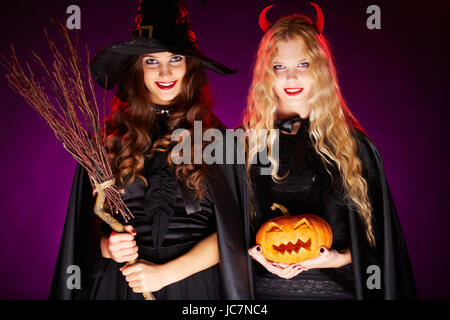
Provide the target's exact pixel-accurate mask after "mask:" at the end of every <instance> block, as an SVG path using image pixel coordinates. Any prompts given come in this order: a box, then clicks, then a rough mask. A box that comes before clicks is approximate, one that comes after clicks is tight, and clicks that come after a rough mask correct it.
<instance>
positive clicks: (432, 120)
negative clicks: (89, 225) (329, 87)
mask: <svg viewBox="0 0 450 320" xmlns="http://www.w3.org/2000/svg"><path fill="white" fill-rule="evenodd" d="M273 2H274V3H275V4H276V6H275V7H274V8H272V9H271V10H270V11H269V14H268V16H269V19H272V20H274V19H276V18H278V17H280V16H281V15H283V14H286V13H293V12H303V13H305V14H307V15H309V16H310V17H312V18H313V19H314V17H315V16H314V10H313V8H312V7H311V6H309V4H308V2H307V1H265V0H261V1H256V0H252V1H242V0H227V1H211V0H210V1H207V5H206V6H204V5H202V4H201V2H200V0H188V1H186V3H187V6H188V9H189V11H190V16H191V20H192V28H193V30H194V31H195V33H196V35H197V38H198V40H199V45H200V48H201V50H202V52H203V53H205V54H206V55H208V56H210V57H212V58H214V59H216V60H218V61H221V62H222V63H224V64H226V65H228V66H230V67H235V68H239V70H240V71H239V73H238V74H236V75H234V76H229V77H220V76H218V75H216V74H214V73H212V72H211V73H209V74H210V80H211V86H212V90H213V97H214V100H215V111H216V113H217V115H218V116H219V117H220V118H221V119H222V120H223V121H224V122H225V123H226V124H227V125H228V126H230V127H234V126H236V125H237V124H239V122H240V116H241V112H242V110H243V108H244V105H245V102H246V95H247V90H248V86H249V83H250V74H251V66H252V63H253V61H254V55H255V52H256V48H257V45H258V42H259V40H260V38H261V35H262V32H261V31H260V29H259V27H258V24H257V21H258V15H259V12H260V11H261V10H262V8H264V7H265V6H266V5H268V4H270V3H273ZM393 2H394V1H356V0H355V1H331V0H328V1H326V0H317V3H318V4H319V5H320V6H321V7H322V9H323V11H324V15H325V29H324V34H325V36H326V37H327V39H328V40H329V42H330V43H331V47H332V51H333V53H334V56H335V58H336V64H337V69H338V75H339V78H340V84H341V87H342V91H343V94H344V96H345V98H346V100H347V102H348V105H349V106H350V108H351V110H352V111H353V112H354V114H355V115H356V116H357V118H358V119H359V120H360V122H361V124H362V125H363V127H364V128H365V130H366V131H367V133H368V134H369V135H370V137H371V138H372V139H373V140H374V142H375V143H376V144H377V145H378V147H379V149H380V151H381V154H382V156H383V160H384V164H385V169H386V174H387V178H388V181H389V184H390V187H391V190H392V193H393V197H394V200H395V203H396V206H397V209H398V213H399V218H400V221H401V223H402V226H403V230H404V234H405V237H406V241H407V245H408V247H409V253H410V257H411V261H412V264H413V268H414V274H415V277H416V282H417V287H418V292H419V297H420V298H423V299H439V298H444V299H449V298H450V284H449V282H450V281H449V278H450V276H449V270H450V265H449V251H448V249H447V245H448V242H449V241H448V240H447V239H448V238H447V236H448V227H449V220H450V217H449V209H448V206H447V203H446V202H445V201H443V200H445V199H446V197H448V194H449V193H448V192H449V191H450V188H449V181H450V174H449V169H448V166H447V165H448V163H449V151H448V143H447V137H448V134H447V130H448V120H449V109H448V108H447V105H444V94H445V93H448V90H447V92H445V91H446V90H445V89H448V75H447V74H444V72H445V71H448V70H449V68H448V66H449V63H448V54H447V53H448V45H447V42H448V35H447V34H444V30H443V29H444V26H446V24H447V23H448V20H449V18H450V17H449V12H450V10H449V9H450V6H449V4H448V2H447V1H444V0H442V1H438V0H428V1H424V3H423V4H418V2H416V1H414V2H412V1H395V4H394V3H393ZM71 4H77V5H79V6H80V8H81V30H80V33H79V34H80V38H81V40H82V41H83V42H87V44H88V45H89V48H90V50H91V52H93V53H94V52H96V51H98V50H100V49H102V48H103V47H104V46H106V45H107V44H109V43H111V42H115V41H122V40H123V41H125V40H127V39H128V30H129V29H130V28H131V26H132V22H133V19H134V15H135V12H136V9H137V4H138V1H137V0H136V1H106V0H102V1H95V3H93V1H73V0H71V1H67V0H61V1H52V3H51V4H50V3H49V4H45V3H42V2H40V3H39V4H34V2H29V1H22V0H20V1H19V0H14V1H10V0H8V1H3V2H2V9H1V12H0V16H1V19H0V24H1V29H0V30H1V35H2V36H1V40H0V45H1V47H0V50H1V52H2V53H3V54H7V53H8V52H9V46H10V44H11V43H14V44H15V48H16V52H17V54H18V56H19V57H20V59H21V60H22V61H31V50H34V51H35V52H37V53H38V54H39V55H41V56H42V57H48V53H49V51H48V48H47V46H46V41H45V38H44V34H43V32H42V27H43V26H47V27H49V26H50V22H49V20H50V18H55V17H59V18H60V19H63V20H65V19H66V18H67V16H68V15H67V14H66V13H65V12H66V8H67V7H68V6H69V5H71ZM371 4H377V5H379V6H380V8H381V26H382V28H381V30H368V29H367V28H366V19H367V17H368V16H369V15H368V14H366V9H367V7H368V6H369V5H371ZM33 69H34V70H37V67H36V66H35V65H34V66H33ZM1 73H2V75H1V77H0V97H1V109H0V110H1V118H0V119H1V120H0V121H1V126H0V136H1V137H2V156H1V157H0V161H1V164H0V168H1V170H2V178H3V181H2V184H1V195H2V201H1V210H0V215H1V219H0V221H2V228H1V232H0V257H1V258H0V259H1V260H0V262H1V263H0V299H46V298H47V296H48V292H49V288H50V282H51V278H52V275H53V270H54V266H55V261H56V257H57V252H58V248H59V243H60V239H61V234H62V228H63V224H64V219H65V212H66V208H67V204H68V199H69V193H70V188H71V183H72V178H73V174H74V169H75V165H76V163H75V160H73V159H72V158H71V156H70V155H69V154H68V153H67V152H66V151H65V150H64V149H63V148H62V146H61V145H60V143H59V142H58V141H57V140H56V138H55V137H54V135H53V132H52V131H51V130H50V129H49V128H48V127H47V125H46V124H45V123H44V121H43V119H41V118H40V116H39V115H38V114H36V113H35V112H34V111H32V110H31V108H30V107H29V106H28V105H26V104H25V102H24V100H23V99H22V98H21V97H19V96H18V95H16V94H15V93H14V92H12V91H11V90H10V89H9V88H8V86H7V83H6V80H5V78H4V76H3V73H4V72H3V70H2V71H1ZM96 88H97V89H98V90H97V91H98V93H99V96H100V97H101V96H102V90H100V88H99V86H97V85H96ZM87 214H88V213H87Z"/></svg>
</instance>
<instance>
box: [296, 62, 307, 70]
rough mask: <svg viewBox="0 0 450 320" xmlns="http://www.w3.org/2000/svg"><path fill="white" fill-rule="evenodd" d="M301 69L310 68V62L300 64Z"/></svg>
mask: <svg viewBox="0 0 450 320" xmlns="http://www.w3.org/2000/svg"><path fill="white" fill-rule="evenodd" d="M298 66H299V67H300V68H302V69H303V68H305V69H306V68H308V67H309V62H300V63H299V65H298Z"/></svg>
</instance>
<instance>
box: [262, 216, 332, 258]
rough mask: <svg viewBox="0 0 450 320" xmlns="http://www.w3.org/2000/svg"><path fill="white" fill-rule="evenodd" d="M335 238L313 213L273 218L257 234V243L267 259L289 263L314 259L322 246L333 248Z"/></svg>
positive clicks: (323, 222) (325, 223)
mask: <svg viewBox="0 0 450 320" xmlns="http://www.w3.org/2000/svg"><path fill="white" fill-rule="evenodd" d="M332 242H333V233H332V231H331V227H330V226H329V225H328V223H327V222H326V221H325V220H323V219H322V218H320V217H318V216H316V215H313V214H302V215H298V216H289V217H278V218H274V219H271V220H269V221H267V222H266V223H265V224H263V225H262V226H261V228H260V229H259V231H258V233H257V235H256V243H257V244H259V245H260V246H261V248H262V254H263V255H264V256H265V257H266V258H267V259H269V260H271V261H275V262H281V263H288V264H291V263H298V262H302V261H304V260H307V259H313V258H315V257H317V256H318V255H319V249H320V247H322V246H323V247H327V248H330V247H331V244H332Z"/></svg>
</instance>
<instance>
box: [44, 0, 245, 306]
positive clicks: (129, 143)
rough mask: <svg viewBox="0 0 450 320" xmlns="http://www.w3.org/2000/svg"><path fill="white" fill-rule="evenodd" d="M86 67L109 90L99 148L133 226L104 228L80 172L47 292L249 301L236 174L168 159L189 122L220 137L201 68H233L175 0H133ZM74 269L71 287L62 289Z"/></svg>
mask: <svg viewBox="0 0 450 320" xmlns="http://www.w3.org/2000/svg"><path fill="white" fill-rule="evenodd" d="M90 66H91V70H92V75H93V77H94V78H95V80H96V81H97V82H98V83H99V84H100V85H101V86H102V87H104V88H106V89H112V88H113V87H114V86H115V85H116V84H117V91H116V94H115V98H114V103H113V109H112V112H111V114H110V115H109V117H108V118H107V120H106V122H105V130H106V136H107V141H106V146H107V150H108V152H109V155H110V160H111V167H112V169H113V173H114V176H115V180H116V181H119V183H118V184H119V187H120V188H121V189H122V190H123V200H124V202H125V204H126V205H127V206H128V208H129V209H130V211H131V212H132V213H133V216H134V219H132V220H131V221H130V224H129V225H127V226H126V230H127V231H128V232H126V233H121V234H120V233H115V232H111V231H112V230H111V229H109V227H107V226H106V225H104V224H102V223H100V222H99V221H98V218H97V217H96V216H95V215H94V214H93V212H92V208H93V198H92V189H91V187H90V183H89V179H88V176H87V173H86V171H85V170H84V169H82V168H81V167H80V166H79V167H78V168H77V171H76V173H75V179H74V183H73V187H72V193H71V197H70V202H69V209H68V212H67V218H66V222H65V226H64V232H63V237H62V242H61V247H60V251H59V255H58V261H57V266H56V270H55V275H54V279H53V283H52V288H51V294H50V297H51V298H53V299H143V296H142V294H141V293H144V292H148V291H152V292H153V293H154V295H155V297H156V299H218V298H225V299H248V298H250V297H251V290H252V288H251V285H250V283H249V275H248V262H249V259H248V257H247V255H246V247H245V242H244V238H243V237H241V236H240V235H241V234H243V232H244V218H243V217H244V214H243V213H242V212H241V211H242V210H245V206H244V205H243V204H242V203H241V202H240V201H241V199H243V197H241V196H239V192H240V191H241V190H242V188H244V187H245V186H244V185H243V180H242V179H240V178H239V177H242V176H244V175H243V174H242V172H239V170H241V169H240V168H239V167H236V166H231V165H210V166H206V165H205V164H204V163H202V164H190V163H181V164H174V163H173V162H172V157H171V151H172V148H173V146H174V143H175V142H173V141H171V135H172V133H173V131H174V130H176V129H185V130H187V131H188V132H189V133H190V134H191V136H193V134H192V131H193V128H194V121H202V128H203V130H206V129H208V128H218V129H220V130H224V126H223V125H222V124H221V123H220V121H219V120H218V119H217V118H216V117H215V116H214V114H213V113H212V111H211V102H210V98H209V93H208V82H207V77H206V72H205V68H209V69H211V70H213V71H215V72H217V73H219V74H221V75H225V74H232V73H234V70H230V69H229V68H227V67H225V66H223V65H222V64H220V63H218V62H216V61H214V60H212V59H210V58H208V57H206V56H204V55H203V54H201V53H200V51H199V50H198V47H197V44H196V39H195V35H194V33H193V32H192V31H191V30H190V27H189V17H188V12H187V10H186V8H185V6H184V3H183V1H167V0H161V1H145V0H141V2H140V6H139V9H138V14H137V17H136V20H135V28H134V29H133V31H132V33H131V38H130V39H129V41H126V42H122V43H113V44H111V45H109V46H107V47H106V48H105V49H103V50H102V51H100V52H98V53H97V55H96V56H95V57H94V59H93V60H92V61H91V64H90ZM190 143H191V144H192V142H190ZM191 149H192V150H194V148H191ZM230 221H232V222H233V225H232V226H231V225H230V224H229V222H230ZM121 222H123V221H121ZM100 230H102V232H100ZM218 242H219V243H220V246H219V245H218ZM236 253H238V254H237V255H236ZM136 258H137V259H138V262H137V263H135V264H133V265H125V264H124V263H125V262H126V261H130V260H133V259H136ZM219 261H220V265H219V264H218V262H219ZM74 266H77V267H78V268H79V269H77V270H79V275H81V281H80V283H79V285H69V284H70V283H69V282H70V281H72V280H73V279H72V278H73V277H72V274H71V273H70V272H69V273H67V272H68V270H73V269H70V268H73V267H74ZM73 276H76V275H75V274H74V275H73ZM75 283H76V281H75Z"/></svg>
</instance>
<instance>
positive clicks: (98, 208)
mask: <svg viewBox="0 0 450 320" xmlns="http://www.w3.org/2000/svg"><path fill="white" fill-rule="evenodd" d="M95 192H96V193H97V199H96V200H95V206H94V212H95V214H96V215H97V216H98V217H99V218H100V219H102V220H103V221H105V222H106V223H107V224H108V225H109V226H110V227H111V228H112V229H113V230H114V231H116V232H125V228H124V226H123V224H121V223H120V222H119V221H118V220H117V219H116V218H114V217H113V216H112V215H111V214H109V213H108V212H106V211H105V210H103V204H104V203H105V198H106V196H105V192H104V191H103V189H102V188H96V189H95ZM134 263H136V259H134V260H131V261H128V262H127V264H128V265H132V264H134ZM142 295H143V296H144V299H145V300H156V298H155V296H154V295H153V293H152V292H150V291H149V292H144V293H142Z"/></svg>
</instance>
